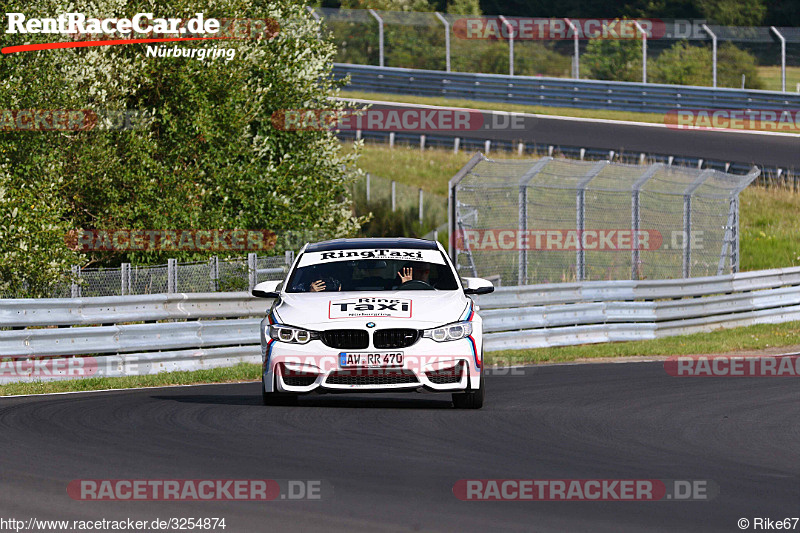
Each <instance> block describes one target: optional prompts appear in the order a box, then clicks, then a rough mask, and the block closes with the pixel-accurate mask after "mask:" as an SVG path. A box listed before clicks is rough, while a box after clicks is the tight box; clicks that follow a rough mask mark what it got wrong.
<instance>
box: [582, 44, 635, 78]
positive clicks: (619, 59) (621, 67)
mask: <svg viewBox="0 0 800 533" xmlns="http://www.w3.org/2000/svg"><path fill="white" fill-rule="evenodd" d="M581 71H582V74H581V76H582V77H585V78H589V79H593V80H612V81H642V45H641V41H639V40H633V39H626V40H620V39H617V40H612V39H592V40H590V41H589V44H587V45H586V53H584V54H583V56H582V57H581Z"/></svg>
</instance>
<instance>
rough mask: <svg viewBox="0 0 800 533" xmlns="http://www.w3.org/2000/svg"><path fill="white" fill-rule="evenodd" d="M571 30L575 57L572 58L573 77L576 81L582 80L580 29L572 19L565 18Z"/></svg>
mask: <svg viewBox="0 0 800 533" xmlns="http://www.w3.org/2000/svg"><path fill="white" fill-rule="evenodd" d="M564 21H566V23H567V25H568V26H569V29H571V30H572V40H573V43H574V48H575V51H574V55H573V57H572V77H573V78H575V79H576V80H578V79H580V77H581V60H580V42H579V41H578V28H577V27H576V26H575V23H574V22H572V21H571V20H570V19H567V18H565V19H564Z"/></svg>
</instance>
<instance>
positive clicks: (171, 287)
mask: <svg viewBox="0 0 800 533" xmlns="http://www.w3.org/2000/svg"><path fill="white" fill-rule="evenodd" d="M167 292H168V293H169V294H174V293H176V292H178V260H177V259H167Z"/></svg>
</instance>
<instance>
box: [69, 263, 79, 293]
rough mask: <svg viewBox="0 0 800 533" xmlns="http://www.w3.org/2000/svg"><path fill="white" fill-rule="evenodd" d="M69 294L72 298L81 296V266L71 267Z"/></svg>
mask: <svg viewBox="0 0 800 533" xmlns="http://www.w3.org/2000/svg"><path fill="white" fill-rule="evenodd" d="M70 296H72V297H73V298H80V297H81V267H79V266H77V265H75V266H73V267H72V284H71V286H70Z"/></svg>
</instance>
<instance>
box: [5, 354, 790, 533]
mask: <svg viewBox="0 0 800 533" xmlns="http://www.w3.org/2000/svg"><path fill="white" fill-rule="evenodd" d="M487 390H488V396H487V399H488V403H487V405H486V407H484V409H483V410H481V411H456V410H454V409H452V408H451V404H450V402H449V399H448V397H444V396H439V395H417V394H415V395H410V396H402V395H401V396H397V395H394V396H386V395H366V396H365V395H361V396H315V397H309V398H304V399H302V400H301V405H300V406H299V407H263V406H261V405H259V403H260V398H259V396H258V391H259V385H258V384H256V383H247V384H238V385H205V386H196V387H181V388H171V389H150V390H138V391H122V392H105V393H93V394H78V395H64V396H50V397H31V398H8V399H0V442H2V450H3V451H2V453H1V454H0V479H1V483H2V485H0V486H2V496H1V497H0V498H1V499H0V517H4V518H8V517H16V518H18V519H23V518H27V517H31V516H33V517H38V518H58V519H70V520H72V519H76V520H77V519H93V520H94V519H101V518H106V519H121V518H127V517H135V518H143V519H144V518H147V519H153V518H155V517H160V518H167V517H197V516H212V517H225V518H226V521H227V529H226V530H225V531H227V532H239V531H296V530H301V529H304V530H307V531H309V530H324V531H395V530H415V531H593V532H594V531H614V532H617V531H668V532H675V531H739V529H738V528H737V526H736V521H737V519H739V518H741V517H747V518H750V519H752V518H753V517H755V516H758V517H770V518H773V519H777V518H784V517H787V516H788V517H791V516H798V511H799V510H800V505H799V504H800V483H798V475H800V460H798V457H800V446H799V445H798V442H799V441H800V429H798V428H800V425H798V418H800V401H798V400H800V392H798V387H797V382H796V381H795V380H793V379H790V378H762V379H753V378H735V379H730V378H729V379H725V378H715V379H711V378H693V379H692V378H683V379H681V378H671V377H668V376H667V375H666V374H665V372H664V370H663V367H662V365H661V364H660V363H630V364H605V365H602V364H592V365H577V366H552V367H537V368H535V369H534V368H527V369H525V375H523V376H489V377H488V378H487ZM87 478H89V479H109V478H110V479H115V478H116V479H150V478H154V479H176V478H194V479H198V478H214V479H251V478H273V479H321V480H324V481H327V482H328V483H330V484H332V485H333V494H332V495H329V496H328V497H327V498H324V499H323V500H321V501H302V502H288V501H274V502H267V503H256V502H236V503H230V502H77V501H73V500H71V499H70V498H69V497H68V496H67V494H66V490H65V489H66V486H67V483H68V482H69V481H70V480H73V479H87ZM468 478H538V479H586V478H606V479H608V478H613V479H621V478H628V479H631V478H651V479H652V478H656V479H708V480H713V481H714V482H715V483H717V484H718V485H719V488H720V494H719V496H717V497H716V498H715V499H714V500H712V501H708V502H675V501H670V502H667V501H662V502H555V503H553V502H462V501H460V500H458V499H456V498H455V497H454V496H453V494H452V487H453V483H454V482H455V481H456V480H458V479H468Z"/></svg>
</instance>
